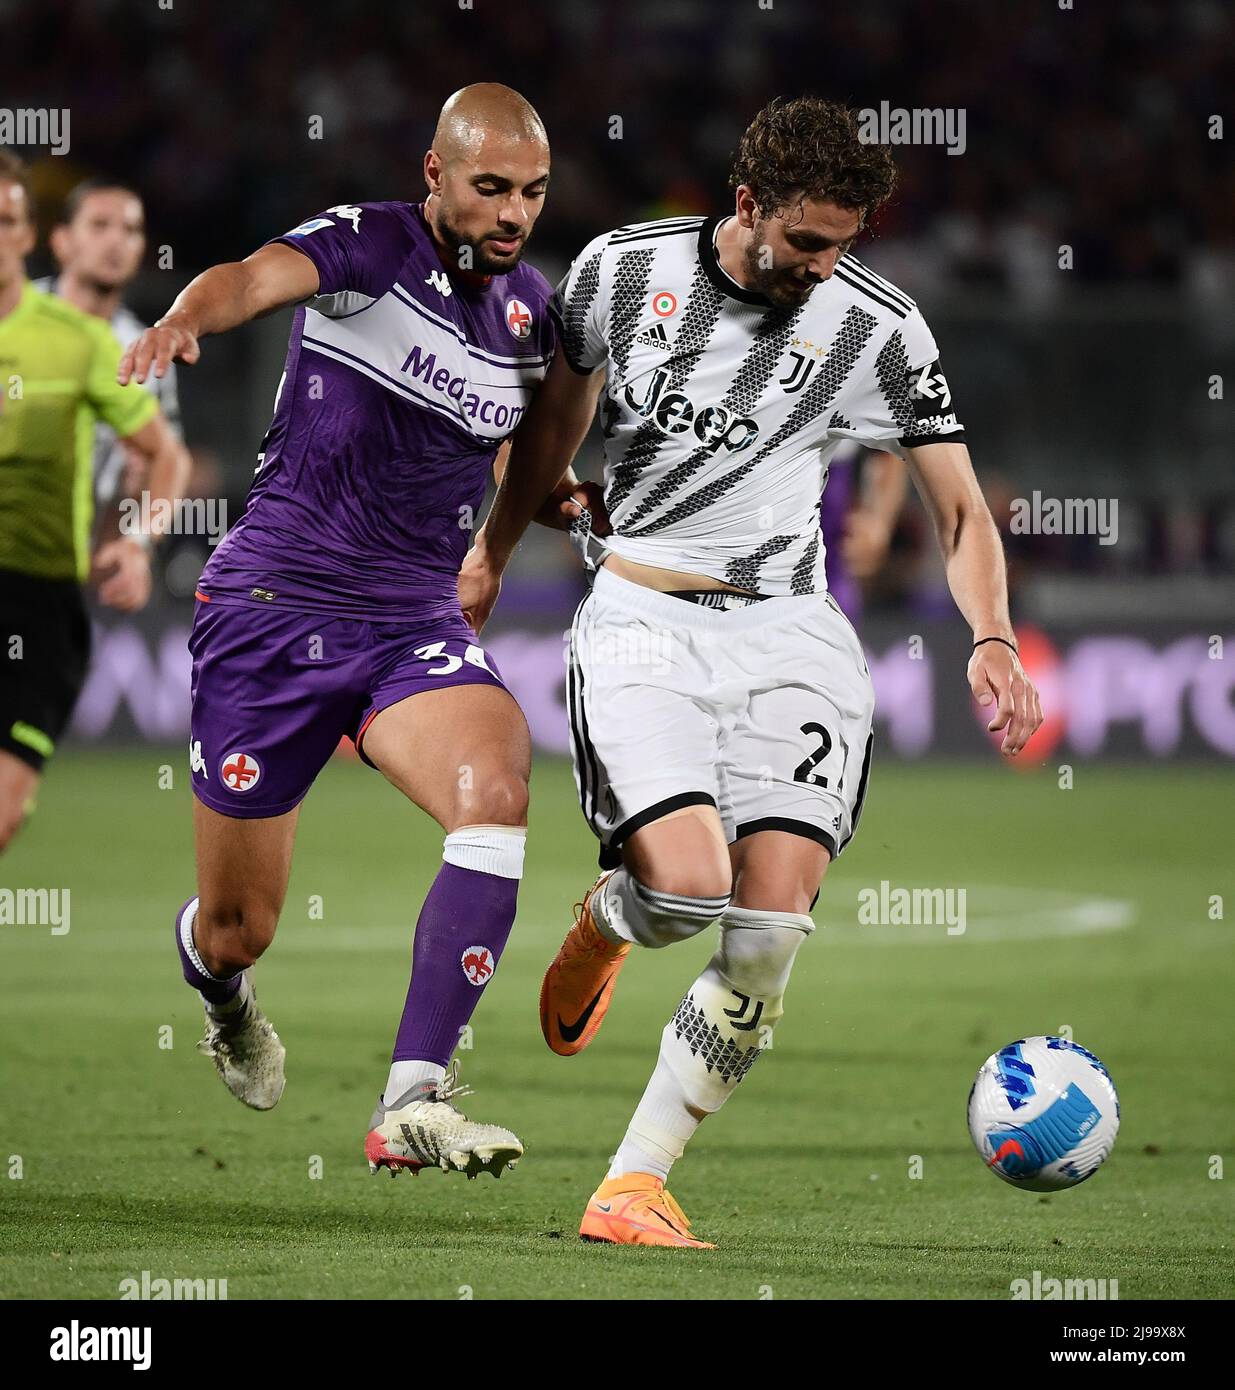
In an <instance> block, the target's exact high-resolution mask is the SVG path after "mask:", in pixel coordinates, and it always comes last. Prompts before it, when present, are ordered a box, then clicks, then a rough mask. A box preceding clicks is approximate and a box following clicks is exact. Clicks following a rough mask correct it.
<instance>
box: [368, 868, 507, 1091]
mask: <svg viewBox="0 0 1235 1390" xmlns="http://www.w3.org/2000/svg"><path fill="white" fill-rule="evenodd" d="M518 892H519V880H518V879H517V878H504V877H502V876H500V875H498V874H486V873H481V872H480V871H479V870H476V869H464V868H461V867H460V866H459V865H458V864H449V863H447V864H443V865H442V867H441V868H440V869H439V870H438V873H437V877H436V878H435V879H434V880H433V887H432V888H430V889H429V896H428V897H427V898H426V899H425V904H424V907H422V908H421V910H420V918H419V920H418V921H417V923H416V938H415V941H414V942H413V945H412V982H411V984H410V985H409V986H408V990H407V1003H406V1004H405V1005H404V1006H403V1017H402V1018H401V1019H400V1020H399V1032H398V1035H397V1036H396V1038H395V1047H394V1054H393V1056H392V1058H391V1060H392V1061H395V1062H410V1061H425V1062H436V1063H437V1064H438V1065H439V1066H443V1067H444V1066H446V1065H447V1064H448V1063H449V1061H450V1058H451V1054H452V1053H453V1052H454V1050H455V1048H456V1047H457V1046H458V1044H459V1034H460V1033H461V1032H462V1031H463V1028H464V1027H465V1026H466V1024H467V1022H468V1020H469V1019H470V1018H471V1016H472V1010H473V1009H475V1007H476V1005H477V1003H478V1002H479V1000H480V996H481V994H482V993H483V991H484V987H485V985H486V984H488V982H489V981H490V980H491V979H492V978H493V972H494V971H495V970H496V969H497V962H498V959H499V958H500V956H501V954H502V948H503V947H504V946H505V945H506V938H507V937H508V936H509V935H510V928H511V926H512V925H513V924H514V920H515V900H516V898H517V896H518Z"/></svg>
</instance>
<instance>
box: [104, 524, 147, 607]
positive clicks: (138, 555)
mask: <svg viewBox="0 0 1235 1390" xmlns="http://www.w3.org/2000/svg"><path fill="white" fill-rule="evenodd" d="M91 578H92V579H93V581H94V583H95V585H96V586H97V588H98V594H99V602H100V603H105V604H106V605H107V606H108V608H115V609H116V610H117V611H118V612H120V613H135V612H137V610H138V609H139V608H144V607H145V606H146V604H147V603H148V602H149V601H150V588H151V580H150V557H149V555H148V554H147V552H146V548H145V546H143V545H142V544H141V543H140V542H138V541H135V540H133V539H132V538H131V537H128V536H119V537H117V538H116V539H115V540H110V541H105V542H104V543H103V544H102V545H101V546H99V548H98V549H97V550H96V551H95V552H94V563H93V565H92V573H91Z"/></svg>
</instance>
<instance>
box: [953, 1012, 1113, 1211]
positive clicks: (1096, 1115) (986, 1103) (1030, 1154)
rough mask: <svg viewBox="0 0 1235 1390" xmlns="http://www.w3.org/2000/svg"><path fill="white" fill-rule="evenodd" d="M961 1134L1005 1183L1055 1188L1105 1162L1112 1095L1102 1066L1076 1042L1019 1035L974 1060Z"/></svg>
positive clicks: (1036, 1188)
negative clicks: (978, 1061)
mask: <svg viewBox="0 0 1235 1390" xmlns="http://www.w3.org/2000/svg"><path fill="white" fill-rule="evenodd" d="M969 1133H970V1134H971V1135H972V1137H973V1142H974V1144H975V1145H977V1149H978V1152H979V1153H980V1154H981V1155H982V1159H983V1161H984V1162H985V1163H986V1166H987V1167H988V1168H990V1169H991V1171H992V1172H994V1173H996V1174H998V1175H999V1177H1001V1178H1002V1179H1003V1180H1004V1181H1005V1182H1010V1183H1011V1184H1012V1185H1013V1187H1023V1188H1025V1189H1027V1190H1028V1191H1030V1192H1055V1191H1058V1190H1059V1189H1060V1188H1063V1187H1075V1186H1076V1184H1077V1183H1080V1182H1084V1181H1085V1179H1086V1178H1091V1177H1093V1175H1094V1174H1095V1173H1096V1172H1097V1171H1098V1169H1099V1168H1100V1167H1101V1166H1102V1164H1103V1163H1104V1162H1105V1161H1106V1157H1107V1155H1108V1154H1109V1153H1110V1151H1111V1149H1112V1148H1113V1147H1114V1145H1115V1136H1116V1135H1117V1134H1118V1133H1119V1097H1118V1096H1117V1095H1116V1094H1115V1087H1114V1084H1113V1083H1112V1081H1111V1075H1110V1072H1108V1071H1107V1069H1106V1068H1105V1067H1104V1066H1103V1065H1102V1063H1101V1062H1100V1061H1099V1060H1098V1059H1097V1057H1095V1056H1094V1055H1093V1053H1092V1052H1089V1051H1087V1050H1086V1049H1085V1048H1083V1047H1081V1046H1080V1044H1079V1043H1074V1042H1071V1041H1069V1040H1068V1039H1067V1038H1051V1037H1041V1038H1020V1039H1018V1040H1017V1041H1016V1042H1014V1043H1009V1044H1008V1046H1007V1047H1001V1048H1000V1049H999V1051H998V1052H996V1053H995V1054H994V1055H993V1056H991V1057H988V1058H987V1059H986V1061H985V1062H983V1063H982V1069H981V1070H980V1071H979V1072H978V1075H977V1079H976V1080H975V1081H974V1083H973V1087H972V1089H971V1090H970V1092H969Z"/></svg>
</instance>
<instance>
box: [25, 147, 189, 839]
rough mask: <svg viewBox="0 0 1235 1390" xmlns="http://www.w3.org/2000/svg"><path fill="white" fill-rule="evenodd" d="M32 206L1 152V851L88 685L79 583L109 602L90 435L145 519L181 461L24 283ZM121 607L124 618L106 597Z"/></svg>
mask: <svg viewBox="0 0 1235 1390" xmlns="http://www.w3.org/2000/svg"><path fill="white" fill-rule="evenodd" d="M34 243H35V222H34V208H33V204H32V199H31V193H30V182H29V178H28V174H27V171H26V167H25V165H24V164H23V163H22V162H21V161H20V160H19V159H17V158H16V156H14V155H12V154H10V153H8V152H7V151H4V150H0V852H2V851H3V850H4V848H5V847H6V846H7V845H8V843H9V841H10V840H11V839H12V837H13V835H14V834H15V833H16V831H17V829H18V827H19V826H20V825H21V822H22V819H23V817H24V816H25V814H26V811H27V809H28V808H29V807H30V806H31V805H32V803H33V799H34V793H35V790H36V789H37V787H38V782H39V777H40V775H41V773H42V770H43V764H44V763H45V762H46V761H47V759H48V758H49V757H50V756H51V754H52V751H53V750H54V748H55V745H56V740H57V739H58V738H59V737H60V734H61V733H62V731H63V729H64V727H65V725H66V724H67V723H68V720H69V716H70V715H71V714H72V712H73V706H74V704H75V703H76V701H77V696H78V694H79V692H80V690H81V687H82V682H83V681H84V679H85V675H86V667H87V663H88V660H89V655H90V624H89V620H88V619H87V616H86V609H85V604H84V601H83V597H82V585H83V584H84V583H85V582H86V581H87V579H89V578H90V577H91V575H92V574H93V576H94V578H95V579H96V580H97V581H98V582H99V584H100V591H99V593H100V598H101V599H102V600H103V601H104V602H108V601H109V592H108V586H107V578H108V575H109V574H111V573H114V572H115V571H116V570H117V569H119V568H120V567H121V558H122V552H121V551H119V550H118V549H117V547H122V546H128V545H148V544H150V543H151V542H152V541H153V540H154V539H157V537H151V536H123V537H120V538H118V539H117V538H113V539H111V540H109V541H108V542H107V543H106V544H105V545H103V546H100V547H99V548H98V550H96V551H95V552H94V554H93V555H92V554H91V530H92V522H93V478H92V456H93V449H94V428H95V424H96V423H97V422H98V421H99V420H104V421H106V422H107V423H108V424H109V425H111V427H112V428H113V429H114V430H115V431H116V433H117V435H119V436H120V437H121V438H122V439H126V440H128V441H129V442H130V443H131V444H132V445H133V447H134V448H135V450H136V451H137V453H138V454H139V455H140V457H141V458H142V459H143V461H144V462H145V465H146V469H147V480H148V481H147V486H148V490H149V493H150V496H151V508H150V514H151V515H153V516H162V515H167V514H169V509H168V508H165V507H159V506H158V499H160V498H162V499H165V500H168V501H172V500H174V499H175V498H176V497H177V496H178V493H179V488H180V486H181V485H182V484H183V478H182V477H180V476H179V475H180V473H181V471H182V459H183V455H182V453H181V452H180V450H179V448H178V447H177V444H176V440H175V437H174V435H173V434H172V432H171V430H170V428H169V427H168V424H167V422H166V421H165V420H164V419H163V417H162V415H160V414H159V409H158V404H157V402H156V401H155V399H154V397H153V396H151V395H150V393H149V392H147V391H144V390H142V389H141V387H138V386H118V385H117V384H116V370H117V367H118V366H119V362H120V352H121V349H120V345H119V343H118V342H117V341H116V338H115V336H114V334H113V333H112V331H111V329H110V328H109V327H108V325H107V324H106V323H104V322H103V321H102V320H101V319H96V318H93V317H91V316H90V315H87V314H83V313H82V312H81V311H80V310H78V309H74V308H73V307H72V306H70V305H68V304H65V303H64V301H63V300H59V299H56V298H54V297H53V296H52V295H49V294H42V293H40V292H39V291H38V290H36V289H35V288H34V287H33V285H31V284H30V282H29V281H28V280H27V279H26V271H25V258H26V257H27V256H28V255H29V254H30V252H31V251H32V250H33V249H34ZM112 601H113V602H114V604H115V606H117V607H124V606H127V605H126V604H125V602H124V599H123V596H122V595H120V594H117V595H113V596H112Z"/></svg>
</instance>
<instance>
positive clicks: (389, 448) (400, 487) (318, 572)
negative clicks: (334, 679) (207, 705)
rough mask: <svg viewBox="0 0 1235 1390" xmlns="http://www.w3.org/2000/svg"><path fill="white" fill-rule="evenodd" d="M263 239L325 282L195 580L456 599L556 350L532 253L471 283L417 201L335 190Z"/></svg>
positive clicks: (355, 607) (314, 605) (306, 311)
mask: <svg viewBox="0 0 1235 1390" xmlns="http://www.w3.org/2000/svg"><path fill="white" fill-rule="evenodd" d="M275 240H276V241H278V242H282V243H283V244H285V245H287V246H291V247H294V248H295V249H296V250H297V251H300V252H303V254H304V255H306V256H308V258H309V259H310V260H311V261H312V262H313V264H314V265H315V266H316V267H317V271H318V276H319V279H320V287H319V290H318V293H317V295H316V296H315V297H314V298H313V299H311V300H309V302H308V303H307V304H306V305H304V306H303V307H302V308H300V309H298V310H297V311H296V318H295V322H294V324H293V327H292V333H291V339H290V342H289V344H288V350H287V363H286V365H285V367H284V370H283V378H282V380H281V381H280V383H279V391H278V396H277V397H276V401H275V412H274V419H273V420H272V421H271V424H270V429H269V430H268V431H267V434H266V438H265V440H264V441H263V444H262V453H261V455H260V457H259V467H258V471H257V477H256V480H255V481H254V483H253V487H252V489H251V491H250V493H249V499H248V503H247V504H246V506H245V510H244V515H243V516H242V517H241V518H240V520H239V521H238V522H237V523H236V525H235V526H233V527H232V529H231V531H230V532H229V533H228V535H227V537H226V538H225V539H224V540H223V542H222V543H221V544H220V545H219V547H218V549H217V550H216V552H215V554H214V556H213V558H212V559H211V561H210V563H209V564H208V565H207V566H206V569H205V571H204V572H203V574H202V578H201V584H200V587H201V589H202V591H203V592H204V593H205V594H207V595H208V596H209V598H210V600H211V601H212V602H223V603H228V602H246V603H248V602H256V603H275V604H278V605H280V606H283V607H286V608H288V609H296V610H301V611H305V612H328V613H335V614H338V615H340V616H347V617H353V618H370V619H381V620H383V621H386V622H390V621H399V620H401V619H409V620H410V619H412V618H415V619H416V620H419V619H420V618H422V617H425V616H432V614H433V613H435V612H438V611H441V612H447V611H451V610H453V609H456V608H457V604H458V600H457V597H456V592H455V582H456V579H457V576H458V573H459V566H460V565H461V564H462V562H463V557H464V554H465V553H466V551H467V547H468V544H469V541H470V538H471V529H472V525H473V520H474V519H475V518H476V514H477V512H478V510H479V508H480V506H481V504H482V502H483V499H484V493H485V485H486V482H487V480H488V477H489V475H490V469H491V467H492V463H493V458H494V455H495V454H496V453H497V450H498V447H499V445H500V444H501V443H502V441H503V440H504V439H505V438H506V437H507V436H508V435H509V434H511V433H512V431H513V430H514V428H515V426H516V425H517V424H518V422H519V419H520V417H521V416H522V414H523V412H524V410H525V409H526V408H527V404H528V401H529V399H530V397H531V395H532V392H533V391H534V390H535V389H536V387H537V385H538V384H539V382H540V380H541V378H542V377H543V376H544V374H545V370H546V368H547V367H548V365H549V361H550V359H551V358H552V356H553V352H554V347H555V343H556V335H555V329H554V325H553V320H552V319H551V317H550V314H549V312H548V308H547V305H548V301H549V299H550V296H551V294H552V290H551V289H550V287H549V284H548V282H547V281H546V280H545V278H544V276H543V275H541V274H540V272H539V271H537V270H534V269H533V268H532V267H531V266H529V265H519V266H517V267H516V268H515V270H513V271H512V272H511V273H510V274H509V275H495V276H493V277H492V278H491V279H490V280H489V281H488V282H487V283H485V284H483V285H476V284H469V283H467V282H466V281H465V280H464V279H463V278H461V277H460V276H458V275H451V274H449V273H448V272H447V270H446V268H445V267H444V265H443V264H442V262H441V260H440V259H439V258H438V255H437V251H436V249H435V243H434V241H433V237H432V234H431V233H430V231H429V228H428V226H427V224H426V222H425V219H424V215H423V212H422V210H421V205H419V204H411V203H357V204H355V205H349V204H343V205H340V206H338V207H333V208H329V209H327V211H326V212H324V213H323V214H322V215H321V216H320V217H314V218H311V219H310V220H309V221H307V222H303V223H301V225H300V226H299V227H296V228H294V229H293V230H292V231H290V232H288V234H287V235H286V236H281V237H276V238H275Z"/></svg>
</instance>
